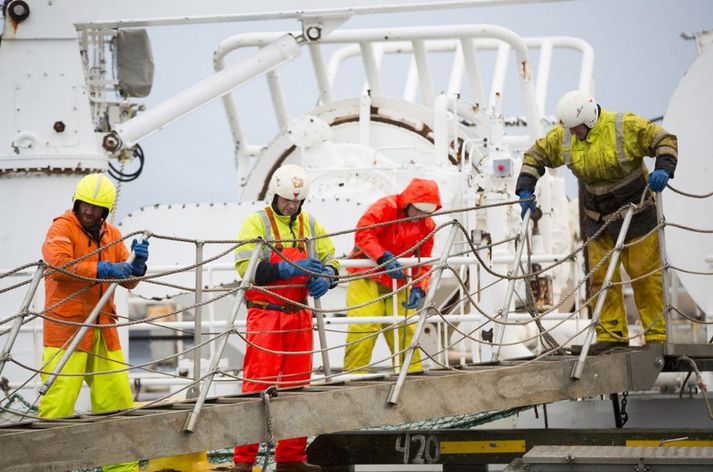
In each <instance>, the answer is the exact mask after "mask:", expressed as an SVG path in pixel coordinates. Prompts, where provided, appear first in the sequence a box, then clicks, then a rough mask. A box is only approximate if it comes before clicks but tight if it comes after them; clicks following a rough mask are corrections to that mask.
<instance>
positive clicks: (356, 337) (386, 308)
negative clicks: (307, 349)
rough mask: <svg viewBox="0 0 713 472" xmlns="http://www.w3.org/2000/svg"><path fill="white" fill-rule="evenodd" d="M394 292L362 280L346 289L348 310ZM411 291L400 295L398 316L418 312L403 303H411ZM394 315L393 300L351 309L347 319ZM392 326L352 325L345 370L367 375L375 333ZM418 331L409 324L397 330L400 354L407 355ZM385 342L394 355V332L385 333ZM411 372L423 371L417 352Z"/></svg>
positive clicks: (373, 282)
mask: <svg viewBox="0 0 713 472" xmlns="http://www.w3.org/2000/svg"><path fill="white" fill-rule="evenodd" d="M390 291H391V290H390V289H389V288H387V287H385V286H384V285H382V284H380V283H378V282H376V281H374V280H371V279H359V280H353V281H351V282H349V284H348V285H347V308H350V307H353V306H357V305H361V304H362V303H366V302H368V301H371V300H373V299H375V298H378V297H380V296H383V295H385V294H388V293H389V292H390ZM407 295H408V291H407V290H403V291H401V292H399V293H398V311H397V313H396V315H412V314H413V313H414V312H415V310H407V309H406V308H404V307H403V306H402V305H401V302H404V301H406V300H408V297H407ZM392 314H393V299H392V297H388V298H385V299H383V300H379V301H377V302H374V303H371V304H369V305H366V306H364V307H361V308H354V309H349V310H348V311H347V316H349V317H352V316H354V317H359V316H391V315H392ZM390 324H391V323H386V324H382V323H368V324H350V325H349V333H348V334H347V346H346V348H345V351H344V369H346V370H352V371H354V370H355V369H362V368H363V370H356V371H355V373H365V372H366V367H365V366H367V365H368V364H369V363H370V362H371V352H372V351H373V350H374V343H376V338H377V337H378V335H375V334H374V333H376V332H378V331H379V330H381V329H384V328H386V327H388V326H389V325H390ZM415 329H416V325H415V324H410V325H408V326H407V327H406V329H404V328H403V327H401V328H399V329H398V337H399V346H398V348H397V351H401V352H403V351H405V349H406V348H408V346H409V345H410V344H411V338H413V333H414V331H415ZM384 338H385V339H386V343H387V344H388V345H389V349H390V350H391V353H392V354H393V353H394V332H393V329H391V330H388V331H384ZM403 360H404V354H401V356H400V360H399V364H400V365H401V364H403ZM408 370H409V372H414V371H419V370H421V353H420V351H419V350H418V349H416V351H415V352H414V353H413V357H412V358H411V365H410V366H409V369H408Z"/></svg>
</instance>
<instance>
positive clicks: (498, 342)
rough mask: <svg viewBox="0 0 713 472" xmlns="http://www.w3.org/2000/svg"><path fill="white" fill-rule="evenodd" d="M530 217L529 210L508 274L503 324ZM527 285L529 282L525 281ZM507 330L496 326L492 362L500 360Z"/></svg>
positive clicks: (501, 326) (506, 315)
mask: <svg viewBox="0 0 713 472" xmlns="http://www.w3.org/2000/svg"><path fill="white" fill-rule="evenodd" d="M530 216H531V212H530V209H529V208H528V209H527V210H526V211H525V216H524V217H523V218H522V222H521V223H520V233H519V234H518V235H517V239H516V240H515V244H517V248H516V249H515V257H513V260H512V266H511V267H510V272H508V276H509V277H510V279H509V280H508V288H507V290H506V291H505V301H504V302H503V308H502V310H500V313H498V314H499V315H500V318H501V319H502V320H503V322H506V321H507V320H508V314H509V313H510V304H511V303H512V295H513V293H514V292H515V283H516V282H517V279H516V278H515V277H517V270H518V268H519V267H520V261H521V260H522V250H523V248H524V247H525V241H526V240H527V225H528V223H529V222H530ZM525 283H529V282H527V281H525ZM506 328H507V325H505V324H502V325H500V326H495V329H496V331H497V335H496V337H495V347H494V348H493V355H492V358H491V360H492V361H497V360H499V358H500V347H501V346H502V344H503V337H504V336H505V329H506Z"/></svg>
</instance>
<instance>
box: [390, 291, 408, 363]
mask: <svg viewBox="0 0 713 472" xmlns="http://www.w3.org/2000/svg"><path fill="white" fill-rule="evenodd" d="M398 289H399V285H398V283H397V282H396V279H391V313H392V315H393V316H397V315H398V313H399V294H398V292H397V290H398ZM406 299H407V300H408V297H406ZM405 313H406V314H405V318H408V308H406V312H405ZM395 325H396V327H395V328H394V329H393V334H394V337H393V340H394V352H396V353H397V354H396V355H395V356H393V357H392V358H391V365H392V366H393V367H394V372H395V373H397V374H398V373H399V372H401V351H403V349H401V346H402V345H403V346H404V349H406V340H405V339H406V321H405V320H404V336H403V337H404V339H403V340H402V339H401V336H399V322H398V321H397V322H396V323H395ZM392 354H393V352H392Z"/></svg>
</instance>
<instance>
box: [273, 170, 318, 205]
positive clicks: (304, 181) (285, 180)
mask: <svg viewBox="0 0 713 472" xmlns="http://www.w3.org/2000/svg"><path fill="white" fill-rule="evenodd" d="M308 194H309V177H308V176H307V172H306V171H305V170H304V169H303V168H302V167H300V166H297V165H294V164H285V165H283V166H281V167H279V168H278V169H277V170H276V171H275V172H274V173H273V174H272V177H271V178H270V185H269V187H268V195H267V197H268V201H271V200H272V199H273V198H274V196H275V195H279V196H281V197H282V198H286V199H287V200H304V199H305V198H307V195H308Z"/></svg>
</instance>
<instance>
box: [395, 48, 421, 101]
mask: <svg viewBox="0 0 713 472" xmlns="http://www.w3.org/2000/svg"><path fill="white" fill-rule="evenodd" d="M389 52H390V51H389ZM417 94H418V69H417V68H416V58H414V57H412V58H411V61H410V62H409V65H408V72H407V73H406V83H405V84H404V93H403V95H402V96H403V99H404V100H405V101H407V102H415V101H416V95H417Z"/></svg>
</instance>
